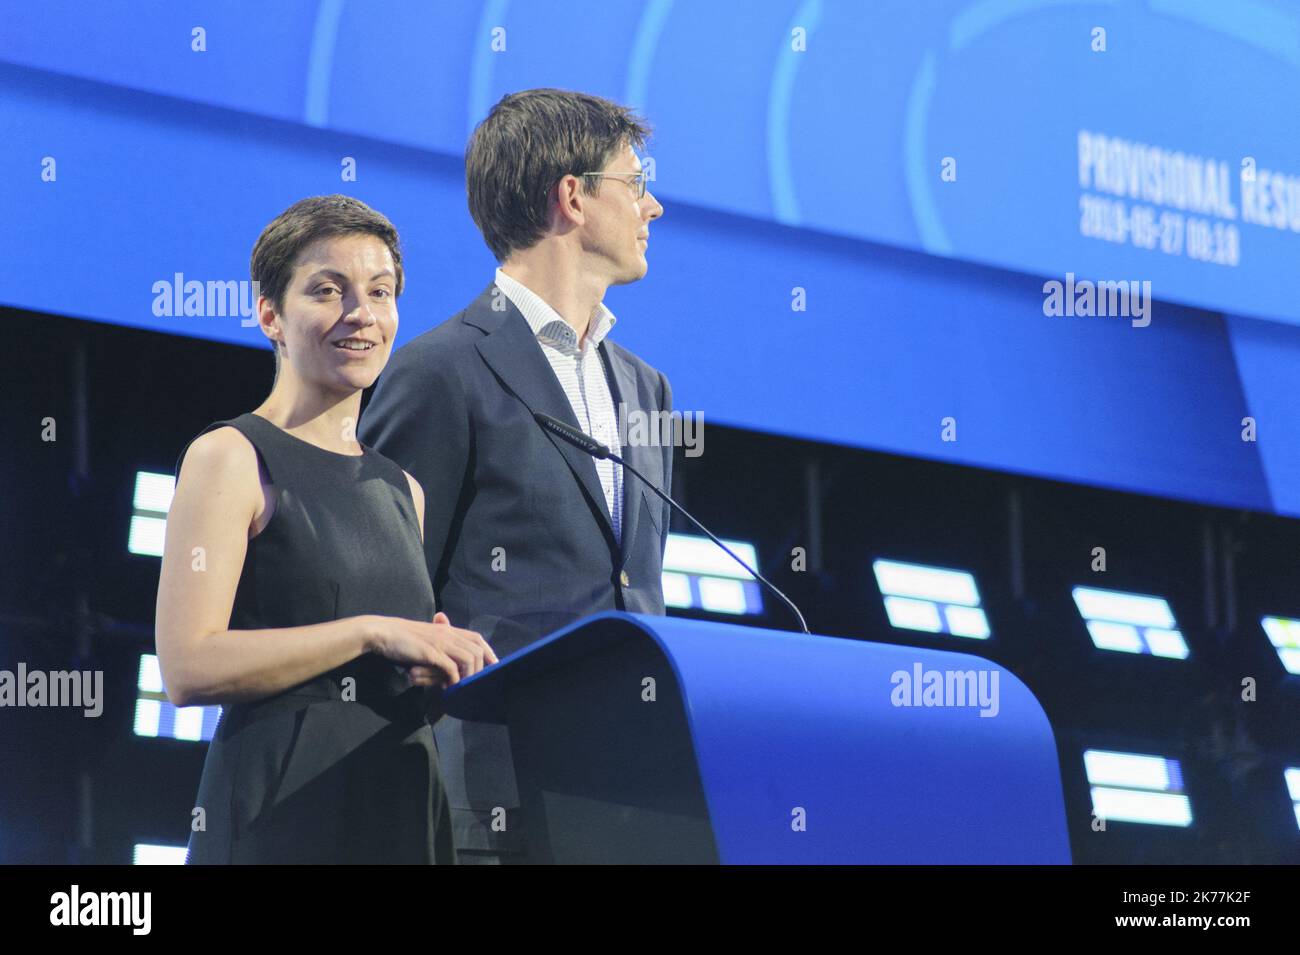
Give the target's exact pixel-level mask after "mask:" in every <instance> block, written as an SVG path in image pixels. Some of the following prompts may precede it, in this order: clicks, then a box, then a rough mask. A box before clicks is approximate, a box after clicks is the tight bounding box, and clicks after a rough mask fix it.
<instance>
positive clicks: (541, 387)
mask: <svg viewBox="0 0 1300 955" xmlns="http://www.w3.org/2000/svg"><path fill="white" fill-rule="evenodd" d="M494 292H495V296H494V294H493V293H494ZM494 301H497V302H499V303H500V304H501V305H503V306H504V308H500V309H494V308H493V307H492V303H493V302H494ZM465 321H466V322H468V323H469V324H471V325H474V326H475V327H476V328H480V329H482V330H483V331H485V332H487V334H486V335H485V336H484V337H483V338H482V339H480V340H479V342H478V344H477V347H478V351H479V354H480V355H482V356H483V360H484V361H485V362H487V364H488V367H490V368H491V369H492V371H493V372H495V373H496V375H497V377H499V378H500V379H501V380H502V381H503V382H504V383H505V385H506V387H507V388H509V389H510V391H511V392H513V393H514V395H515V397H517V398H518V399H519V400H520V401H522V402H523V403H524V406H525V407H526V408H528V410H529V412H530V413H534V414H535V413H537V412H539V411H540V412H542V413H543V414H548V415H550V416H551V417H552V418H558V419H559V420H560V421H563V422H564V423H565V424H568V425H571V426H573V427H574V428H577V429H578V430H579V431H582V430H583V429H582V428H581V427H580V426H579V425H578V419H577V418H576V417H574V414H573V408H572V407H571V406H570V405H569V398H568V396H567V395H565V393H564V389H563V388H561V387H560V382H559V381H558V380H557V379H556V377H555V371H554V370H553V369H552V368H551V363H550V362H548V361H547V360H546V356H545V355H544V354H542V348H541V346H540V345H539V344H538V343H537V339H535V338H534V337H533V333H532V330H531V329H530V328H529V327H528V322H527V321H526V320H525V319H524V316H523V315H522V314H521V313H520V311H519V309H517V308H516V307H515V305H514V303H513V302H511V301H510V299H509V298H508V297H507V296H506V295H505V293H503V292H499V291H496V284H495V283H493V284H491V285H489V286H488V287H487V289H486V290H485V291H484V292H483V294H482V295H480V296H479V297H478V299H476V300H475V302H474V303H473V304H472V305H471V306H470V307H469V308H468V309H467V310H466V312H465ZM537 428H538V430H539V431H541V432H542V433H543V434H545V435H546V437H547V439H548V440H549V441H550V442H551V444H553V445H554V446H555V449H556V450H557V451H559V452H560V454H561V455H562V456H563V457H564V460H565V462H566V463H567V464H568V465H569V469H570V470H571V471H572V472H573V476H574V477H575V478H577V480H578V483H579V484H581V485H582V488H583V490H584V491H585V492H586V494H587V497H588V498H590V499H591V502H592V506H594V507H595V508H596V509H597V511H598V513H599V514H600V516H601V518H602V519H603V520H604V522H605V528H606V530H607V531H608V532H609V533H610V535H611V536H612V535H613V533H614V530H613V522H612V520H611V518H610V515H609V508H608V507H607V506H606V505H605V492H604V490H603V489H602V488H601V486H600V477H599V476H598V475H597V474H596V462H595V460H594V459H593V458H592V457H591V455H589V454H587V453H586V452H584V451H579V450H578V449H577V448H575V447H574V446H573V445H571V444H569V442H567V441H565V440H564V439H563V438H560V437H557V436H556V435H554V434H552V433H551V432H550V431H548V430H546V429H545V428H543V427H542V426H541V425H538V426H537Z"/></svg>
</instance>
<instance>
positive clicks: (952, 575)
mask: <svg viewBox="0 0 1300 955" xmlns="http://www.w3.org/2000/svg"><path fill="white" fill-rule="evenodd" d="M871 567H872V570H874V571H875V574H876V584H877V586H879V587H880V594H881V596H882V597H883V598H884V601H885V613H886V614H887V615H888V616H889V623H890V626H893V627H900V628H902V629H905V630H924V631H926V632H927V633H946V634H949V635H951V636H954V637H970V638H971V639H973V640H987V639H988V638H989V636H990V634H991V631H990V630H989V621H988V617H986V616H985V615H984V610H983V609H982V608H981V607H980V593H979V588H978V587H977V586H976V585H975V578H974V576H972V575H971V574H969V573H967V572H966V571H964V570H948V569H945V568H943V567H927V566H925V565H923V564H906V563H902V562H901V561H896V560H877V561H874V562H873V563H872V565H871Z"/></svg>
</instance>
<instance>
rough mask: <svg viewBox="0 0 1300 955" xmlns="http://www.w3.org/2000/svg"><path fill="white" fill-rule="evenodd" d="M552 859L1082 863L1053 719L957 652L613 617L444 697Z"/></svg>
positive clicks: (568, 631) (982, 663)
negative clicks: (508, 783)
mask: <svg viewBox="0 0 1300 955" xmlns="http://www.w3.org/2000/svg"><path fill="white" fill-rule="evenodd" d="M445 705H446V709H447V711H448V712H449V713H451V714H452V715H453V716H456V717H460V718H462V719H471V720H480V721H485V722H495V723H503V724H505V725H507V726H508V727H509V733H510V738H511V747H512V752H513V755H514V760H515V770H516V777H517V781H518V784H519V795H520V801H521V804H522V805H521V809H522V811H523V818H524V821H525V825H526V827H527V831H526V834H525V838H526V840H527V842H528V846H529V855H530V858H531V859H532V860H533V861H537V862H723V863H876V864H890V863H904V864H909V863H955V864H963V863H981V864H987V863H1019V864H1041V863H1069V862H1070V851H1069V840H1068V836H1067V831H1066V825H1065V813H1064V803H1063V798H1062V791H1061V783H1060V770H1059V764H1058V759H1057V753H1056V743H1055V739H1054V737H1053V734H1052V730H1051V726H1050V725H1049V723H1048V720H1047V717H1046V715H1045V714H1044V713H1043V710H1042V708H1041V706H1039V704H1038V701H1037V700H1036V699H1035V698H1034V696H1033V694H1032V693H1031V692H1030V691H1029V689H1028V688H1027V687H1026V686H1025V685H1024V684H1023V683H1022V682H1021V681H1020V680H1019V679H1017V678H1016V677H1015V676H1014V675H1012V674H1011V673H1009V672H1008V671H1006V670H1004V669H1003V668H1002V667H1000V666H998V665H997V664H995V663H993V662H991V661H989V660H985V659H982V658H979V657H975V656H972V655H969V654H964V653H952V652H949V651H944V650H934V649H925V648H918V647H903V646H895V645H887V644H878V643H870V642H866V641H859V640H848V639H841V638H835V637H825V636H807V635H804V634H798V633H789V632H784V631H774V630H764V629H758V628H754V627H743V626H735V625H730V624H722V623H713V622H707V621H699V620H687V619H681V618H672V617H650V616H644V615H639V614H626V613H616V612H610V613H604V614H599V615H596V616H593V617H589V618H586V619H585V620H581V621H579V622H577V623H575V624H573V625H572V626H570V627H567V628H565V629H564V630H560V631H558V632H556V633H554V634H552V635H550V636H548V637H546V638H544V639H542V640H540V641H538V642H537V643H535V644H532V645H531V646H529V647H526V648H524V649H523V650H521V651H519V652H518V653H515V654H513V655H511V656H509V657H507V658H505V659H503V660H502V661H501V662H500V663H499V664H498V665H496V666H493V667H491V668H489V669H487V670H485V671H483V672H481V673H479V674H476V675H475V676H474V677H472V678H470V679H468V680H465V681H463V682H462V683H460V684H458V685H457V686H455V687H453V688H452V689H451V690H449V691H448V692H447V694H446V700H445Z"/></svg>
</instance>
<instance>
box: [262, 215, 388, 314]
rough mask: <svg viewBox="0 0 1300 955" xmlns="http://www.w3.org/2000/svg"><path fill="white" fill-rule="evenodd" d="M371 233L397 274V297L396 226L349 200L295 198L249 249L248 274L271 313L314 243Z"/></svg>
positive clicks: (281, 302) (280, 303) (280, 305)
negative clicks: (269, 307)
mask: <svg viewBox="0 0 1300 955" xmlns="http://www.w3.org/2000/svg"><path fill="white" fill-rule="evenodd" d="M357 233H364V234H366V235H373V236H375V237H376V238H378V239H379V240H380V241H382V242H383V243H384V245H386V246H388V251H389V252H390V253H391V254H392V256H393V271H395V272H396V273H397V288H396V290H395V292H394V295H401V294H402V287H403V286H404V284H405V277H404V276H403V274H402V247H401V240H400V239H399V237H398V235H397V228H396V226H394V225H393V224H392V223H391V222H389V221H388V217H387V216H385V215H384V214H383V213H381V212H376V211H375V210H374V209H372V208H370V207H369V206H368V205H366V204H365V203H364V202H362V201H361V200H360V199H353V198H352V197H351V196H341V195H333V196H311V197H310V198H307V199H299V200H298V201H297V202H295V203H294V204H293V205H291V206H290V207H289V208H288V209H285V210H284V211H283V212H281V213H280V214H279V215H278V216H276V217H275V218H274V219H272V220H271V223H270V225H268V226H267V227H266V228H265V229H263V230H262V234H261V235H260V236H258V237H257V243H256V244H255V245H254V246H253V255H252V258H251V259H250V260H249V263H248V271H249V274H250V275H251V276H252V279H253V281H254V282H256V283H257V285H258V290H259V292H260V293H261V294H262V295H265V296H266V297H267V298H269V299H270V300H271V303H272V304H273V305H274V306H275V310H276V312H282V311H283V310H284V293H285V291H286V290H287V289H288V288H289V279H291V278H292V277H293V270H294V268H295V267H296V266H297V263H298V257H299V256H300V255H301V254H302V252H303V250H304V249H306V248H307V247H308V246H310V245H311V244H312V243H314V242H318V241H320V240H321V239H332V238H334V237H336V236H341V235H355V234H357Z"/></svg>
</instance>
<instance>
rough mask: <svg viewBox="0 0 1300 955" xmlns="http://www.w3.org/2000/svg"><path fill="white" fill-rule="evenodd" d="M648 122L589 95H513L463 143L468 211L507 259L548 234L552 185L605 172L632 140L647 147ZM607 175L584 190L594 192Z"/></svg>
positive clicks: (544, 91) (551, 91)
mask: <svg viewBox="0 0 1300 955" xmlns="http://www.w3.org/2000/svg"><path fill="white" fill-rule="evenodd" d="M649 137H650V127H649V125H648V124H647V123H646V122H645V121H644V120H643V119H641V118H640V117H639V116H637V115H636V114H635V113H634V112H633V111H632V110H631V109H629V108H628V107H626V106H620V105H619V104H617V103H614V102H611V101H610V100H607V99H602V98H601V97H599V96H591V95H589V94H587V93H574V92H571V91H569V90H556V89H536V90H524V91H523V92H521V93H510V94H509V95H507V96H504V97H502V99H501V101H500V102H499V103H497V104H496V105H495V106H493V107H492V111H491V112H490V113H488V115H487V118H486V119H484V120H483V122H481V123H479V125H478V128H477V129H475V130H474V134H473V135H472V136H470V140H469V145H468V146H467V147H466V149H465V191H466V193H467V194H468V197H469V212H470V215H471V216H473V217H474V222H475V224H477V225H478V227H479V231H480V232H482V233H483V238H484V240H485V241H486V242H487V244H488V248H490V249H491V250H492V254H493V255H495V256H496V259H497V261H498V262H504V261H506V260H507V259H508V258H510V256H511V254H513V253H514V252H518V251H520V250H522V249H527V248H529V247H530V246H532V245H535V244H536V243H537V241H538V240H539V239H541V238H542V236H543V235H545V233H546V218H547V202H548V198H549V196H550V191H551V188H552V187H553V186H554V185H555V184H556V183H557V182H559V181H560V180H561V179H562V178H564V177H565V176H567V175H570V174H572V175H580V174H582V173H584V172H600V171H601V170H603V169H604V168H605V166H606V165H608V164H609V162H610V160H611V159H613V158H614V156H615V154H616V153H617V152H618V151H619V150H620V149H622V147H623V146H624V145H625V144H626V145H628V146H632V147H633V148H636V149H642V148H644V146H645V143H646V140H647V139H649ZM600 184H601V180H600V179H598V178H596V177H595V176H590V177H588V178H586V179H585V180H583V190H584V191H585V192H586V193H587V194H588V195H596V194H597V193H598V192H599V190H600Z"/></svg>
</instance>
